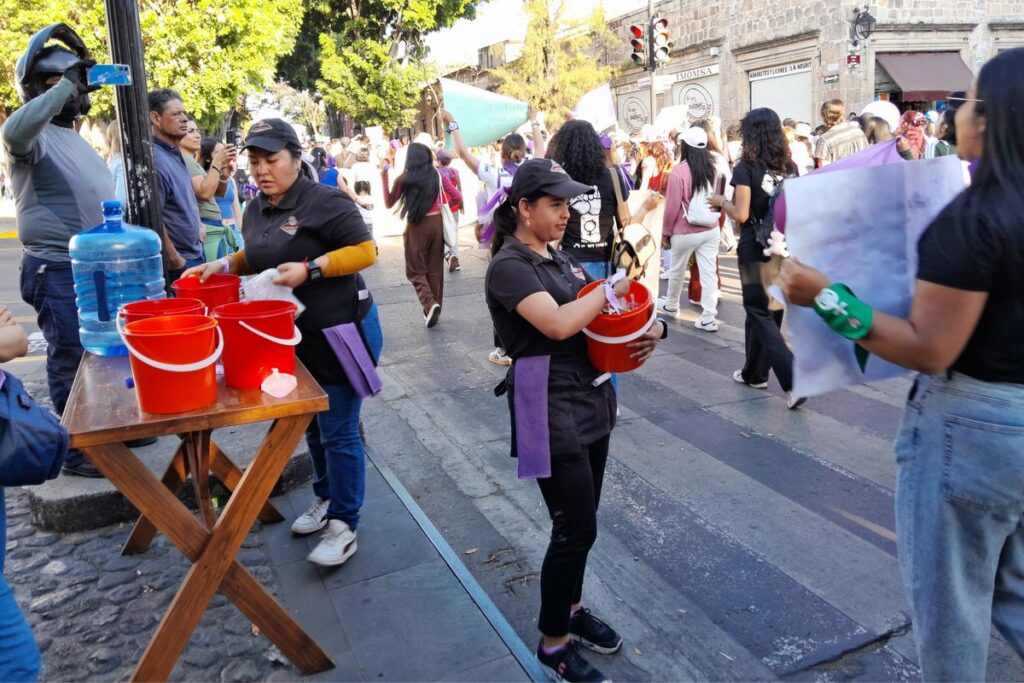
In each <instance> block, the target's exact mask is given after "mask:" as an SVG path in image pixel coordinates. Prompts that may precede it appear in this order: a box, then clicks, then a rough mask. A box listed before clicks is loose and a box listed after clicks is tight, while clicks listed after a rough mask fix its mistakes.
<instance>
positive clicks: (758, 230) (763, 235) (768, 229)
mask: <svg viewBox="0 0 1024 683" xmlns="http://www.w3.org/2000/svg"><path fill="white" fill-rule="evenodd" d="M765 173H766V174H767V175H769V176H771V179H772V180H773V181H774V182H775V188H774V189H773V190H772V193H771V194H770V195H769V196H768V210H767V211H765V212H764V215H763V216H761V217H760V218H755V217H753V216H751V217H750V219H749V223H748V225H750V227H752V228H753V229H754V239H756V240H757V243H758V244H760V245H761V246H762V247H763V248H765V249H767V248H768V246H769V245H768V238H769V237H770V236H771V234H772V231H773V230H775V202H776V201H778V199H779V197H781V196H782V185H783V183H784V182H785V180H786V178H791V177H793V176H782V177H780V176H777V175H775V174H774V173H772V172H771V169H765ZM761 182H762V183H763V182H764V180H763V179H762V180H761Z"/></svg>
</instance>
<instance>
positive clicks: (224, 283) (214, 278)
mask: <svg viewBox="0 0 1024 683" xmlns="http://www.w3.org/2000/svg"><path fill="white" fill-rule="evenodd" d="M241 281H242V278H240V277H239V276H237V275H233V274H231V273H216V274H214V275H211V276H209V277H208V278H206V282H200V281H199V276H198V275H190V276H188V277H179V278H178V279H177V280H175V281H174V282H172V283H171V287H172V288H175V289H176V288H177V287H179V286H180V287H181V288H182V289H186V290H190V291H192V290H199V289H207V290H209V289H217V288H218V287H231V286H233V285H236V284H238V283H240V282H241ZM193 282H194V283H195V284H194V285H193V284H192V283H193Z"/></svg>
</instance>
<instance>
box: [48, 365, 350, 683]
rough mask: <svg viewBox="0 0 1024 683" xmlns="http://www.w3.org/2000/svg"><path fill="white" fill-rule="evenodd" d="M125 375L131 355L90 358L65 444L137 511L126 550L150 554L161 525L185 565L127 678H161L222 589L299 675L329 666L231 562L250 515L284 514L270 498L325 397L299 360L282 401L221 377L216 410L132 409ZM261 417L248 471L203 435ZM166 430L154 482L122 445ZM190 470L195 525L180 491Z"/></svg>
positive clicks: (67, 420)
mask: <svg viewBox="0 0 1024 683" xmlns="http://www.w3.org/2000/svg"><path fill="white" fill-rule="evenodd" d="M130 375H131V370H130V368H129V364H128V359H127V358H107V357H100V356H94V355H92V354H88V353H87V354H86V355H85V357H84V358H83V359H82V364H81V366H80V367H79V369H78V375H77V376H76V377H75V383H74V386H73V387H72V388H71V396H70V397H69V399H68V404H67V408H66V409H65V411H64V418H63V423H64V426H65V427H66V428H67V430H68V432H69V433H70V434H71V447H72V448H77V449H78V450H80V451H82V452H83V453H85V454H86V455H87V456H88V457H89V460H90V461H91V462H92V464H93V465H95V466H96V467H97V468H98V469H99V470H100V472H102V473H103V474H104V476H106V478H107V479H108V480H109V481H110V483H112V484H113V485H114V486H115V487H116V488H117V490H118V491H120V492H121V493H122V494H123V495H124V496H125V498H127V499H128V500H129V501H131V503H132V504H133V505H134V506H135V507H136V508H137V509H138V510H139V512H140V516H139V520H138V522H136V525H135V528H134V530H133V531H132V534H131V536H129V538H128V541H127V543H125V547H124V550H123V552H124V553H125V554H127V553H135V552H143V551H145V549H146V548H148V547H149V543H150V541H151V540H152V539H153V536H154V535H155V534H156V533H157V532H160V533H162V534H164V535H165V536H167V538H168V539H169V540H170V541H171V542H172V543H173V544H174V545H175V546H177V548H178V549H179V550H181V552H182V553H183V554H184V555H185V556H186V557H188V559H189V560H191V562H192V567H191V568H190V569H189V571H188V573H187V574H186V576H185V579H184V581H183V582H182V585H181V587H180V588H179V589H178V592H177V594H176V595H175V596H174V599H173V600H172V602H171V604H170V607H168V609H167V612H166V614H164V617H163V619H162V620H161V622H160V625H159V626H158V627H157V629H156V632H155V633H154V634H153V638H152V639H151V640H150V642H149V646H148V647H147V648H146V651H145V652H144V653H143V655H142V659H141V660H140V661H139V663H138V664H137V666H136V667H135V672H134V674H133V675H132V679H133V680H136V681H155V680H166V679H167V677H168V676H169V675H170V673H171V670H172V669H173V668H174V663H175V662H176V661H177V659H178V657H179V656H180V655H181V653H182V651H183V650H184V649H185V646H186V645H187V644H188V641H189V638H190V637H191V635H192V632H193V630H195V628H196V626H197V625H198V624H199V620H200V619H201V618H202V615H203V612H204V611H206V608H207V606H208V605H209V604H210V600H211V599H212V598H213V594H214V593H215V592H217V591H218V590H219V591H220V592H222V593H223V594H224V595H225V596H226V597H227V598H228V599H229V600H231V602H233V603H234V604H235V606H236V607H238V609H239V610H241V612H242V613H243V614H244V615H245V616H246V617H248V618H249V619H250V620H251V621H252V622H253V624H255V625H256V626H257V627H258V628H259V630H260V632H261V633H264V634H266V636H267V637H268V638H269V639H270V640H271V641H273V643H274V644H275V645H277V646H278V648H280V650H281V652H282V653H284V655H285V656H287V657H288V659H290V660H291V661H292V662H293V663H294V664H295V665H296V666H297V667H298V668H299V669H300V670H301V671H302V672H303V673H305V674H310V673H316V672H319V671H325V670H327V669H330V668H333V666H334V663H333V662H332V661H331V660H330V658H329V657H327V655H326V654H324V652H323V650H321V649H320V646H319V645H317V644H316V642H315V641H314V640H313V639H312V638H311V637H310V636H309V635H308V634H307V633H306V632H305V631H303V630H302V627H301V626H299V624H298V623H296V621H295V620H294V619H293V618H292V617H291V615H290V614H289V613H288V612H287V610H285V609H284V607H282V606H281V605H280V604H279V603H278V602H277V601H276V600H275V599H274V598H273V597H272V596H271V595H270V594H269V593H267V591H266V590H264V588H263V587H262V586H261V585H260V584H259V582H258V581H257V580H256V578H255V577H254V576H253V575H252V574H250V573H249V571H248V570H246V569H245V567H243V566H242V565H241V564H240V563H239V562H238V561H237V560H236V559H235V555H236V554H237V553H238V550H239V548H240V547H241V545H242V541H243V540H244V539H245V537H246V535H247V534H248V533H249V531H250V529H251V528H252V524H253V522H254V521H255V519H256V518H257V516H259V517H260V519H262V520H263V521H267V522H270V521H280V520H281V519H282V517H281V515H280V514H279V513H278V512H277V510H275V509H274V508H273V506H271V505H270V503H268V502H267V498H268V497H269V496H270V493H271V491H272V490H273V487H274V484H275V483H276V482H277V480H278V478H279V477H280V476H281V472H282V471H283V470H284V467H285V465H286V464H287V463H288V460H289V459H290V458H291V456H292V453H294V452H295V447H296V446H297V445H298V443H299V440H300V439H301V438H302V436H303V434H304V433H305V430H306V427H307V426H308V425H309V423H310V421H311V420H312V418H313V416H314V415H315V414H316V413H318V412H321V411H324V410H326V409H327V406H328V402H327V395H326V394H325V393H324V392H323V390H322V389H321V388H320V386H319V385H318V384H317V383H316V381H314V380H313V378H312V377H310V375H309V373H308V372H307V371H306V369H305V368H304V367H302V364H301V363H299V362H296V368H295V376H296V378H297V379H298V387H297V388H296V389H295V391H293V392H292V393H291V394H289V395H288V396H286V397H285V398H281V399H277V398H273V397H272V396H269V395H267V394H265V393H263V392H262V391H260V390H259V389H252V390H238V389H228V388H226V387H224V386H223V382H221V383H220V385H219V386H218V394H217V402H216V403H215V404H214V405H212V406H208V407H206V408H203V409H200V410H195V411H191V412H187V413H176V414H173V415H154V414H150V413H143V412H141V411H140V410H139V407H138V403H137V402H136V399H135V391H134V389H131V388H129V386H128V385H127V383H126V381H125V379H126V378H127V377H129V376H130ZM265 420H273V421H274V422H273V425H272V426H271V427H270V430H269V431H268V432H267V435H266V437H265V438H264V440H263V443H262V445H261V446H260V448H259V451H258V452H257V453H256V456H255V458H253V460H252V463H251V464H250V465H249V466H248V467H247V468H246V470H245V472H244V473H243V472H242V471H241V470H240V469H239V468H238V467H237V466H236V465H235V464H234V463H233V462H231V460H230V458H229V457H228V456H227V455H226V454H225V453H224V452H223V451H221V449H219V448H218V447H217V446H216V444H215V443H214V442H213V441H212V439H211V438H210V436H211V432H212V430H214V429H216V428H218V427H231V426H236V425H243V424H249V423H252V422H261V421H265ZM172 434H176V435H179V436H180V438H181V444H180V446H179V447H178V449H177V451H176V452H175V454H174V457H173V458H172V460H171V464H170V465H169V466H168V468H167V471H166V472H165V474H164V476H163V481H162V482H161V481H160V480H158V479H157V478H156V477H155V476H154V475H153V474H152V473H151V472H150V471H149V469H148V468H147V467H146V466H145V465H144V464H143V463H142V462H141V461H140V460H139V459H138V458H137V457H136V456H135V454H134V453H132V451H131V450H130V449H129V448H127V447H126V446H125V445H124V442H125V441H128V440H132V439H140V438H144V437H149V436H167V435H172ZM211 471H212V472H213V473H214V474H215V475H216V476H217V477H218V478H219V479H220V480H221V482H223V484H224V485H225V486H226V487H227V488H228V489H230V490H231V491H232V494H231V498H230V500H229V501H228V504H227V505H226V506H225V507H224V509H223V511H222V512H221V514H220V516H219V517H218V516H217V514H216V511H215V510H214V508H213V504H212V501H211V499H210V487H209V483H210V481H209V473H210V472H211ZM188 475H191V479H192V485H193V489H194V491H195V497H196V501H197V504H198V506H199V510H200V516H201V519H202V521H199V520H198V519H196V516H195V515H194V514H193V513H192V512H191V511H190V510H189V509H188V508H187V507H186V506H185V505H184V504H183V503H182V502H181V501H180V500H179V499H178V497H177V495H176V494H177V492H178V490H179V489H180V488H181V486H182V485H183V484H184V482H185V480H186V477H187V476H188Z"/></svg>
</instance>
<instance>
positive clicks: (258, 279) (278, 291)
mask: <svg viewBox="0 0 1024 683" xmlns="http://www.w3.org/2000/svg"><path fill="white" fill-rule="evenodd" d="M276 276H277V269H276V268H267V269H266V270H264V271H263V272H262V273H260V274H259V275H254V276H252V277H249V278H246V279H245V281H244V282H243V283H242V292H244V294H245V298H246V300H248V301H253V300H256V299H271V300H274V301H289V302H291V303H293V304H295V305H296V306H298V309H299V310H298V312H297V313H296V314H295V317H296V318H297V317H299V316H300V315H302V312H303V311H304V310H306V307H305V306H304V305H303V304H302V302H301V301H299V299H298V297H296V296H295V293H294V292H293V291H292V288H291V287H285V286H284V285H275V284H274V278H275V277H276Z"/></svg>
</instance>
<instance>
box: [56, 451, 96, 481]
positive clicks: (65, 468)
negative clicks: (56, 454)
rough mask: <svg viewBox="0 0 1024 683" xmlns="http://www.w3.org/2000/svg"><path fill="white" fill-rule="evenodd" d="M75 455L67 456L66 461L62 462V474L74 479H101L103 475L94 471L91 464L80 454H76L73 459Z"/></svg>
mask: <svg viewBox="0 0 1024 683" xmlns="http://www.w3.org/2000/svg"><path fill="white" fill-rule="evenodd" d="M76 454H77V453H76ZM76 454H68V457H67V459H65V460H64V464H63V465H61V467H60V471H61V473H62V474H67V475H71V476H75V477H85V478H87V479H102V478H103V473H102V472H100V471H99V470H98V469H96V467H95V466H93V464H92V463H91V462H89V461H88V460H86V459H85V458H84V457H83V456H82V455H81V454H77V455H78V457H77V458H76V457H74V456H75V455H76Z"/></svg>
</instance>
